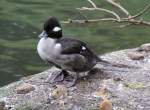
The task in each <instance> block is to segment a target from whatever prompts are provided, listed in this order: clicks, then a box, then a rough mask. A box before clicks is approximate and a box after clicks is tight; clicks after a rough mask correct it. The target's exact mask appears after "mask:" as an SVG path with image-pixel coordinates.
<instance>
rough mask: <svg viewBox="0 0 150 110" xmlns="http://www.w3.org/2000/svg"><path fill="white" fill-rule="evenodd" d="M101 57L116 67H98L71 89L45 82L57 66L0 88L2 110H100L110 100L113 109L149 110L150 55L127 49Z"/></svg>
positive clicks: (141, 51)
mask: <svg viewBox="0 0 150 110" xmlns="http://www.w3.org/2000/svg"><path fill="white" fill-rule="evenodd" d="M132 52H133V54H132ZM135 52H136V54H135ZM138 52H139V53H140V55H139V56H140V57H139V59H138V58H137V56H138V55H137V54H138ZM141 54H142V55H143V57H142V59H141ZM134 55H135V57H136V58H135V59H134ZM101 57H102V58H103V59H104V60H106V61H108V62H110V63H111V64H113V65H114V66H110V65H101V64H97V65H96V66H95V68H94V69H93V70H91V71H90V72H89V73H88V76H86V77H84V78H80V79H79V80H78V81H77V84H76V85H75V86H74V87H71V88H66V87H64V86H63V85H56V86H54V85H51V84H49V83H46V82H45V80H46V79H47V77H48V75H49V73H52V72H55V71H57V69H56V68H54V67H52V68H51V69H49V70H46V71H44V72H42V73H39V74H36V75H32V76H29V77H26V78H22V79H21V80H20V81H18V82H14V83H11V84H9V85H7V86H4V87H2V88H0V108H1V109H3V110H7V109H10V110H99V105H100V103H101V101H102V100H103V99H104V98H107V99H109V101H110V102H111V103H112V104H113V109H114V110H150V58H149V57H150V55H149V53H148V52H147V51H144V50H138V49H128V50H121V51H117V52H112V53H108V54H105V55H103V56H101ZM85 75H86V74H85Z"/></svg>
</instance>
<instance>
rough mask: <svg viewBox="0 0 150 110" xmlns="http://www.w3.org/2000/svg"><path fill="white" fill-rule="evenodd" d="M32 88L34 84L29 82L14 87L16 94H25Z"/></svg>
mask: <svg viewBox="0 0 150 110" xmlns="http://www.w3.org/2000/svg"><path fill="white" fill-rule="evenodd" d="M33 90H35V88H34V86H33V85H31V84H29V83H24V84H22V85H20V86H19V87H17V89H16V91H17V94H27V93H29V92H31V91H33Z"/></svg>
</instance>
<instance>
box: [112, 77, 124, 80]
mask: <svg viewBox="0 0 150 110" xmlns="http://www.w3.org/2000/svg"><path fill="white" fill-rule="evenodd" d="M113 80H114V81H122V79H121V78H119V77H115V78H114V79H113Z"/></svg>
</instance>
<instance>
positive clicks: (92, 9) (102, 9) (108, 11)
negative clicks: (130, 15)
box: [77, 7, 120, 20]
mask: <svg viewBox="0 0 150 110" xmlns="http://www.w3.org/2000/svg"><path fill="white" fill-rule="evenodd" d="M77 9H78V10H89V11H94V10H98V11H104V12H107V13H109V14H112V15H114V16H115V17H116V18H117V19H118V20H120V17H119V15H118V14H116V13H115V12H114V11H111V10H107V9H104V8H87V7H82V8H77Z"/></svg>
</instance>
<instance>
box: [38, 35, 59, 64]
mask: <svg viewBox="0 0 150 110" xmlns="http://www.w3.org/2000/svg"><path fill="white" fill-rule="evenodd" d="M37 51H38V54H39V56H40V57H41V58H42V59H43V60H47V59H49V60H50V61H51V60H53V59H55V57H57V56H58V55H59V54H60V52H61V44H59V43H56V40H55V39H51V38H41V39H40V41H39V43H38V45H37Z"/></svg>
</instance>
